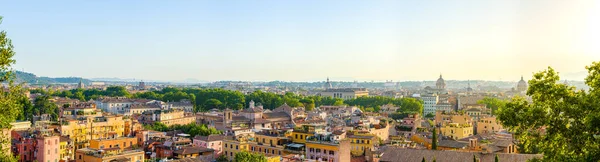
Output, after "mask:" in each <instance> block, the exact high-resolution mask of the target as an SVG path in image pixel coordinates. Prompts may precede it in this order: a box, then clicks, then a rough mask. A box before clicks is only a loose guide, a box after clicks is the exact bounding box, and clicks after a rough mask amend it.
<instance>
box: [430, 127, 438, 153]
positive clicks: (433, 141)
mask: <svg viewBox="0 0 600 162" xmlns="http://www.w3.org/2000/svg"><path fill="white" fill-rule="evenodd" d="M436 130H437V128H436V127H435V126H433V132H432V133H433V137H432V138H431V149H432V150H437V143H438V139H437V131H436Z"/></svg>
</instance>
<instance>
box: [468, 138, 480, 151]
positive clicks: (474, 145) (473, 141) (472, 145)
mask: <svg viewBox="0 0 600 162" xmlns="http://www.w3.org/2000/svg"><path fill="white" fill-rule="evenodd" d="M477 146H479V144H478V143H477V138H471V139H469V147H470V148H471V149H475V148H477Z"/></svg>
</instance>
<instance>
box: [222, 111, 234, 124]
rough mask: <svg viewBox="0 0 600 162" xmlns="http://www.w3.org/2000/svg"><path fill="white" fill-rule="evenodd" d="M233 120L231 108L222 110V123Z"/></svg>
mask: <svg viewBox="0 0 600 162" xmlns="http://www.w3.org/2000/svg"><path fill="white" fill-rule="evenodd" d="M232 120H233V111H232V110H231V109H225V110H223V124H228V123H231V121H232Z"/></svg>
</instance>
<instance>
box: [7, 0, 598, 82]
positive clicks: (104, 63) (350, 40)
mask: <svg viewBox="0 0 600 162" xmlns="http://www.w3.org/2000/svg"><path fill="white" fill-rule="evenodd" d="M0 8H1V9H0V15H2V16H4V22H3V23H2V25H0V29H2V30H6V31H7V32H8V35H9V37H10V38H12V39H13V44H14V45H15V47H16V51H17V55H16V59H17V64H16V65H15V68H16V69H18V70H22V69H25V71H27V72H32V73H35V74H37V75H40V76H51V77H57V76H81V77H85V78H97V77H119V78H136V79H146V80H184V79H187V78H194V79H199V80H210V81H214V80H252V81H256V80H284V81H292V80H295V81H315V80H324V79H325V78H326V77H327V76H329V77H331V78H332V80H354V79H356V80H395V81H396V80H435V79H437V77H438V75H439V74H440V73H442V74H443V75H444V78H445V79H450V80H467V79H471V80H474V79H484V80H518V79H519V77H520V76H521V75H525V78H530V76H531V74H532V73H533V72H534V71H539V70H543V69H545V68H546V67H547V66H552V67H554V68H555V69H556V70H558V71H559V72H561V73H562V74H569V75H581V74H585V73H582V71H585V69H584V67H585V66H586V65H589V64H591V62H592V61H600V31H599V30H600V2H599V1H595V0H589V1H575V0H569V1H565V0H525V1H518V0H514V1H512V0H472V1H468V0H456V1H455V0H429V1H424V0H420V1H400V0H395V1H375V0H368V1H365V0H359V1H352V0H340V1H322V0H315V1H311V0H308V1H306V0H303V1H280V0H274V1H267V0H262V1H148V0H144V1H141V0H140V1H133V0H132V1H122V0H112V1H111V0H103V1H67V0H59V1H12V2H2V6H1V7H0ZM584 76H585V75H584ZM569 79H576V78H569ZM578 79H583V78H578Z"/></svg>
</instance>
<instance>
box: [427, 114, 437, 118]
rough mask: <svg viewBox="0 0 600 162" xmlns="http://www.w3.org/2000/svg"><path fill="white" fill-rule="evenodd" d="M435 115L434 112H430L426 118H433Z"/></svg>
mask: <svg viewBox="0 0 600 162" xmlns="http://www.w3.org/2000/svg"><path fill="white" fill-rule="evenodd" d="M433 117H435V115H433V113H429V114H427V115H425V118H433Z"/></svg>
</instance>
